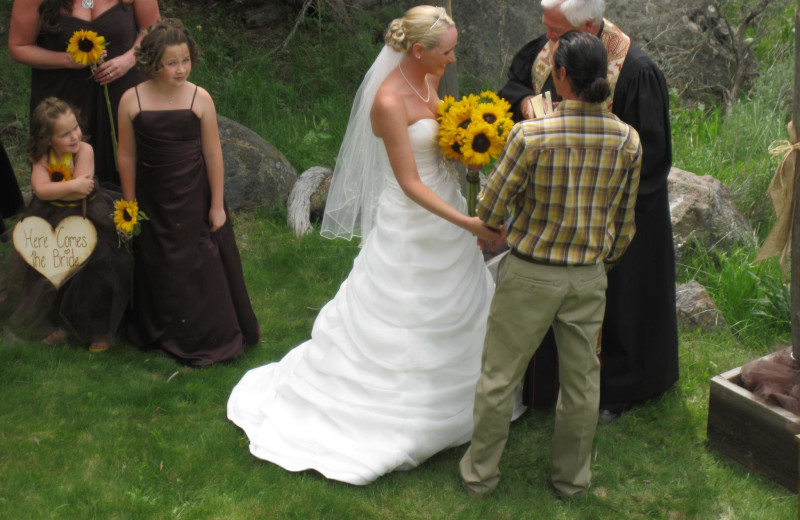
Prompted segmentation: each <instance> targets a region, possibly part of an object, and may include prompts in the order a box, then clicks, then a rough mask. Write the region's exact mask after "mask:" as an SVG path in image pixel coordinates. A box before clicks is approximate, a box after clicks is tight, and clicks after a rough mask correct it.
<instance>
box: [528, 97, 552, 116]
mask: <svg viewBox="0 0 800 520" xmlns="http://www.w3.org/2000/svg"><path fill="white" fill-rule="evenodd" d="M529 101H530V103H531V108H532V109H533V116H534V118H538V117H542V116H545V115H547V114H549V113H551V112H552V111H553V100H552V99H550V91H549V90H548V91H546V92H544V93H542V94H537V95H535V96H533V97H532V98H530V100H529Z"/></svg>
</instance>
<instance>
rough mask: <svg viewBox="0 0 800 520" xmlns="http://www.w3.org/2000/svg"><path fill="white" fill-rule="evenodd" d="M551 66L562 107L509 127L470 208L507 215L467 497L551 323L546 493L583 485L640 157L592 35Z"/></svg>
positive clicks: (573, 34) (561, 49)
mask: <svg viewBox="0 0 800 520" xmlns="http://www.w3.org/2000/svg"><path fill="white" fill-rule="evenodd" d="M552 65H553V81H554V83H555V88H556V91H557V92H558V94H559V95H560V96H561V97H562V99H563V100H562V101H561V103H560V104H559V106H558V108H557V109H556V110H555V112H553V113H552V114H550V115H548V116H545V117H544V118H542V119H534V120H531V121H524V122H522V123H519V124H517V125H515V126H514V128H513V129H512V131H511V134H510V135H509V138H508V143H507V144H506V148H505V150H504V151H503V153H502V155H501V156H500V158H499V159H498V162H497V164H496V166H495V168H494V171H493V172H492V174H491V176H490V177H489V180H488V183H487V185H486V187H485V190H484V196H483V198H482V199H481V201H480V204H479V206H478V216H479V217H480V218H481V219H482V220H483V221H484V222H485V223H486V224H487V225H488V226H496V227H501V226H503V223H504V222H505V221H506V219H507V218H508V215H509V213H511V214H512V215H513V216H512V217H511V222H510V223H509V225H508V237H507V241H508V244H509V246H510V248H511V254H510V255H509V256H508V257H507V259H506V261H505V265H504V266H503V269H502V272H501V275H500V279H499V281H498V285H497V289H496V291H495V295H494V300H493V301H492V305H491V309H490V311H489V321H488V326H487V330H486V339H485V341H484V353H483V362H482V370H481V375H480V377H479V379H478V385H477V389H476V394H475V409H474V422H475V428H474V431H473V434H472V443H471V444H470V447H469V449H468V450H467V452H466V454H465V455H464V457H463V459H462V460H461V464H460V470H461V478H462V480H463V483H464V486H465V487H466V489H467V490H468V491H469V492H470V493H471V494H484V493H488V492H490V491H492V490H493V489H494V488H495V487H497V484H498V482H499V480H500V471H499V469H498V464H499V461H500V456H501V455H502V453H503V449H504V447H505V443H506V440H507V438H508V429H509V422H510V418H511V411H512V407H513V396H514V388H515V387H516V386H517V385H518V384H519V382H520V380H521V379H522V376H523V374H524V373H525V368H526V367H527V364H528V361H529V360H530V358H531V356H532V355H533V353H534V352H535V351H536V348H537V347H538V346H539V343H540V342H541V340H542V337H543V336H544V335H545V333H546V332H547V330H548V328H549V327H550V325H551V324H552V326H553V330H554V332H555V337H556V345H557V350H558V364H559V373H560V376H561V377H560V392H559V396H558V404H557V406H556V418H555V431H554V433H553V445H552V454H551V456H552V467H551V478H552V483H553V487H554V488H555V490H556V492H558V493H559V494H563V495H575V494H578V493H582V492H584V491H585V490H586V488H587V487H588V486H589V483H590V480H591V471H590V470H589V460H590V454H591V448H592V442H593V439H594V432H595V426H596V424H597V416H598V404H599V399H600V394H599V381H600V363H599V361H598V359H597V354H596V352H595V346H596V345H597V337H598V334H599V332H600V326H601V325H602V322H603V313H604V310H605V301H606V299H605V298H606V297H605V290H606V271H607V270H608V268H609V267H610V266H611V265H613V264H614V263H615V262H617V261H618V260H619V258H620V257H621V256H622V254H623V252H624V251H625V249H626V248H627V247H628V244H630V241H631V239H632V238H633V235H634V231H635V229H634V228H635V225H634V205H635V202H636V192H637V189H638V186H639V172H640V169H641V160H642V148H641V145H640V143H639V135H638V134H637V133H636V131H635V130H634V129H633V128H632V127H630V126H629V125H627V124H625V123H623V122H622V121H620V120H619V119H618V118H617V117H616V116H615V115H613V114H611V113H610V112H609V111H608V110H607V109H606V108H605V107H604V105H603V101H604V100H605V99H606V98H607V97H608V96H609V94H610V87H609V84H608V81H607V80H606V70H607V55H606V50H605V48H604V47H603V44H602V42H601V41H600V40H599V39H598V38H597V37H596V36H594V35H592V34H590V33H587V32H579V31H570V32H567V33H565V34H564V35H562V36H561V37H560V38H559V40H558V43H557V45H556V47H555V50H554V53H553V64H552ZM509 207H511V209H512V210H513V211H511V212H509ZM504 231H505V229H504Z"/></svg>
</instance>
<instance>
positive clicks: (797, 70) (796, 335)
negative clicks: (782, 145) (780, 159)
mask: <svg viewBox="0 0 800 520" xmlns="http://www.w3.org/2000/svg"><path fill="white" fill-rule="evenodd" d="M792 121H794V125H795V130H797V126H798V124H800V0H798V2H797V10H796V11H795V15H794V95H793V98H792ZM794 153H795V154H800V152H797V151H796V152H794ZM795 160H796V162H795V168H796V174H800V157H799V156H795ZM796 178H797V177H796ZM798 201H800V182H796V183H795V188H794V215H793V220H792V257H791V258H792V275H791V283H792V287H791V295H792V304H791V305H792V355H793V356H794V359H795V360H798V361H800V204H799V203H798Z"/></svg>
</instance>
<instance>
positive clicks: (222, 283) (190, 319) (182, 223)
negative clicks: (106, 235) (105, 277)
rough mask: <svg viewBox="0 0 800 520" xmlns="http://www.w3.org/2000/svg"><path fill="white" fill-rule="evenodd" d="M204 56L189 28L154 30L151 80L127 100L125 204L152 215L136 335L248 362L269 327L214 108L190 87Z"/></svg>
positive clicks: (174, 23) (186, 357) (201, 358)
mask: <svg viewBox="0 0 800 520" xmlns="http://www.w3.org/2000/svg"><path fill="white" fill-rule="evenodd" d="M197 57H198V50H197V45H196V44H195V42H194V41H193V40H192V39H191V38H190V36H189V34H188V32H187V31H186V29H185V28H184V27H183V24H181V22H180V21H179V20H173V19H167V20H163V21H162V22H159V23H157V24H155V25H154V26H153V27H152V28H151V29H150V30H149V31H148V32H147V34H146V36H145V37H144V39H143V40H142V42H141V48H140V49H137V52H136V59H137V65H138V66H139V67H140V68H141V69H142V71H143V72H144V73H145V75H147V76H148V77H149V78H150V79H149V80H148V81H146V82H144V83H142V84H140V85H139V86H137V87H134V88H132V89H130V90H129V91H128V92H126V93H125V94H124V95H123V97H122V100H121V102H120V107H119V119H120V148H119V171H120V176H121V179H122V190H123V194H124V196H125V198H126V199H128V200H132V199H133V198H134V196H135V197H136V199H137V200H138V203H139V208H140V209H141V210H142V211H144V212H145V213H146V214H147V216H148V217H149V220H148V221H145V222H143V223H142V225H141V226H142V227H141V230H142V231H141V234H140V235H139V236H138V237H137V238H136V239H135V241H134V254H135V258H136V267H135V274H134V295H133V313H132V314H133V317H132V322H133V323H132V327H131V329H130V333H129V337H130V339H131V341H132V342H133V343H135V344H137V345H139V346H140V347H142V348H145V349H154V350H156V351H158V352H161V353H163V354H166V355H169V356H171V357H174V358H175V359H177V360H178V361H180V362H182V363H185V364H187V365H209V364H212V363H215V362H217V361H222V360H226V359H230V358H233V357H235V356H238V355H240V354H241V353H242V352H243V351H244V345H245V344H253V343H255V342H257V341H258V338H259V335H260V329H259V326H258V322H257V321H256V318H255V314H254V313H253V309H252V307H251V305H250V300H249V298H248V295H247V288H246V287H245V284H244V277H243V274H242V266H241V259H240V257H239V250H238V248H237V246H236V241H235V238H234V233H233V227H232V226H231V223H230V219H229V218H228V215H227V211H226V209H225V207H224V202H223V175H224V172H223V165H222V148H221V145H220V141H219V131H218V129H217V116H216V111H215V108H214V102H213V101H212V99H211V97H210V96H209V94H208V92H207V91H206V90H205V89H202V88H199V87H197V86H196V85H194V84H192V83H189V82H188V81H187V78H188V76H189V72H190V71H191V68H192V65H193V64H194V63H196V62H197Z"/></svg>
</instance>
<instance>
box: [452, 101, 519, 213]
mask: <svg viewBox="0 0 800 520" xmlns="http://www.w3.org/2000/svg"><path fill="white" fill-rule="evenodd" d="M510 110H511V105H510V104H509V103H508V102H507V101H506V100H505V99H503V98H501V97H499V96H498V95H497V94H495V93H494V92H492V91H491V90H485V91H483V92H481V93H480V95H477V96H476V95H475V94H468V95H466V96H464V97H462V98H461V99H460V100H458V101H456V100H455V98H454V97H453V96H445V97H444V99H443V100H442V101H440V102H439V107H438V109H437V113H438V115H439V117H438V118H437V120H438V121H439V135H438V138H439V147H440V148H441V149H442V152H443V153H444V155H445V157H447V158H449V159H454V160H456V161H459V162H461V164H463V165H465V166H468V167H473V168H474V167H478V168H481V167H483V166H486V165H487V164H489V162H491V161H492V159H494V158H495V157H497V156H498V155H499V154H500V152H501V151H503V146H505V143H506V138H507V137H508V133H509V132H510V131H511V127H512V126H514V122H513V121H512V120H511V112H509V111H510ZM479 184H480V179H479V176H478V172H477V171H474V169H473V170H470V171H469V172H468V173H467V209H468V210H469V214H470V215H471V216H474V215H475V201H476V199H477V196H478V189H479V187H480V186H479Z"/></svg>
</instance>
